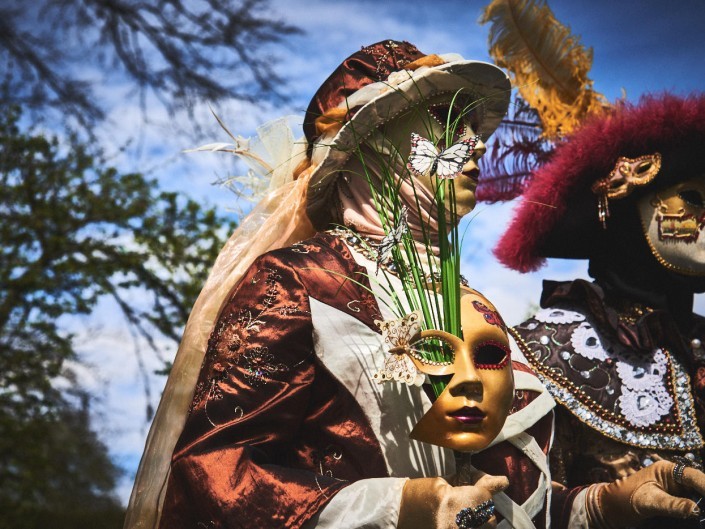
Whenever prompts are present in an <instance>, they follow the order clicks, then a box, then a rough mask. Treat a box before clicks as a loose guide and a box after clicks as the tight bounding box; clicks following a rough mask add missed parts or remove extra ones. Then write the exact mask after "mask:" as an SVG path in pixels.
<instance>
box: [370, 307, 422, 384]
mask: <svg viewBox="0 0 705 529" xmlns="http://www.w3.org/2000/svg"><path fill="white" fill-rule="evenodd" d="M375 324H377V326H378V327H379V328H380V329H381V330H382V339H383V340H384V348H385V350H386V353H387V354H386V355H385V359H384V366H383V367H382V369H380V370H379V371H377V372H376V373H374V374H373V375H372V378H373V379H374V380H376V381H377V382H378V383H380V384H381V383H383V382H385V381H388V380H396V381H398V382H404V383H405V384H409V385H412V384H413V385H414V386H421V385H422V384H423V382H424V380H425V376H424V374H423V373H421V372H419V371H418V370H417V369H416V366H415V365H414V362H412V360H411V358H410V357H409V354H408V351H409V348H410V346H409V342H410V341H411V340H412V339H413V338H414V336H416V335H417V334H418V333H419V332H420V331H421V312H420V311H418V310H415V311H414V312H412V313H410V314H407V315H406V316H404V317H403V318H399V319H396V320H385V321H379V320H376V321H375Z"/></svg>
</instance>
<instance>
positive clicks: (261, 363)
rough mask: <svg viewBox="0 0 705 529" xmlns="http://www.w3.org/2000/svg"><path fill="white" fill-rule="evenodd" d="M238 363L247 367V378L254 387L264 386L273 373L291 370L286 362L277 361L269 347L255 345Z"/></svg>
mask: <svg viewBox="0 0 705 529" xmlns="http://www.w3.org/2000/svg"><path fill="white" fill-rule="evenodd" d="M238 363H239V364H240V365H242V366H243V367H244V368H245V379H246V380H247V381H248V382H249V383H250V385H251V386H252V387H259V386H262V385H263V384H265V383H267V382H268V379H269V378H270V377H272V376H273V375H276V374H277V373H285V372H286V371H288V370H289V368H288V367H287V366H286V365H285V364H282V363H279V362H276V361H275V358H274V355H273V354H272V353H270V352H269V349H267V347H254V348H252V349H250V350H247V351H245V352H244V353H243V354H242V355H241V356H240V358H239V361H238Z"/></svg>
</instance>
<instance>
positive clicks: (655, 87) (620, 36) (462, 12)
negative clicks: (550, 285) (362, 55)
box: [71, 0, 705, 499]
mask: <svg viewBox="0 0 705 529" xmlns="http://www.w3.org/2000/svg"><path fill="white" fill-rule="evenodd" d="M548 3H549V5H550V6H551V8H552V9H553V10H554V12H555V14H556V16H557V18H558V19H559V20H560V21H562V22H563V23H565V24H568V25H569V26H571V28H572V30H573V32H574V33H577V34H579V35H581V37H582V42H583V44H584V45H586V46H590V47H592V48H593V51H594V63H593V70H592V74H591V78H592V79H593V80H594V82H595V88H596V89H597V90H598V91H601V92H602V93H604V94H605V95H606V96H607V97H608V99H610V100H614V99H616V98H618V97H621V95H622V90H623V89H624V90H625V91H626V95H627V98H628V99H630V100H636V99H637V98H638V97H639V96H640V95H641V94H643V93H646V92H659V91H663V90H675V91H676V92H678V93H681V94H685V93H688V92H690V91H696V90H702V89H703V88H704V87H705V31H704V30H705V1H703V0H685V1H673V2H669V3H666V2H656V1H654V0H641V1H622V2H619V1H614V0H612V1H604V0H597V1H590V2H586V1H582V2H581V1H576V0H572V1H569V0H554V1H551V0H549V2H548ZM485 5H486V2H484V1H482V2H481V1H477V0H471V1H465V2H459V1H439V0H437V1H435V2H411V1H409V0H405V1H401V0H387V1H385V2H382V1H380V0H346V1H340V0H339V1H332V0H327V1H324V0H274V1H273V3H272V10H273V12H274V13H275V14H277V15H278V16H280V17H281V18H282V19H284V20H286V21H287V22H289V23H291V24H293V25H296V26H299V27H300V28H302V29H303V30H304V32H305V33H304V34H303V35H301V36H294V37H291V38H290V39H289V41H288V42H287V45H286V46H285V47H284V49H278V50H276V51H275V53H276V54H277V55H278V57H279V59H280V61H281V62H280V68H279V70H280V72H281V74H282V77H284V78H285V79H286V84H285V86H284V87H283V89H284V91H285V92H287V93H288V94H289V95H290V96H291V102H290V103H288V104H286V105H280V106H273V105H267V106H260V107H256V106H252V105H249V104H243V103H237V102H233V103H230V104H224V105H220V106H218V107H217V112H218V113H219V115H221V117H223V119H224V120H225V121H226V123H228V125H229V126H230V128H231V130H232V131H233V132H235V133H239V134H242V135H243V136H248V135H251V134H253V132H254V129H255V127H256V126H257V125H258V124H260V123H263V122H265V121H267V120H269V119H272V118H275V117H278V116H280V115H283V114H301V111H302V110H303V109H304V108H305V107H306V106H307V104H308V101H309V98H310V97H311V95H312V94H313V92H314V91H315V90H316V88H317V87H318V86H319V85H320V83H321V82H322V81H323V80H324V79H325V78H326V77H327V76H328V74H329V73H330V72H331V71H332V70H333V69H334V68H335V67H336V66H337V65H338V64H339V63H340V61H341V60H343V59H344V58H345V57H346V56H347V55H349V54H350V53H352V52H354V51H355V50H357V49H359V48H360V46H362V45H365V44H370V43H373V42H376V41H379V40H382V39H387V38H392V39H396V40H408V41H410V42H412V43H414V44H416V45H417V46H418V47H419V49H421V50H422V51H424V52H426V53H446V52H458V53H460V54H462V55H464V56H465V57H466V58H472V59H479V60H489V56H488V54H487V28H486V27H481V26H479V25H478V24H477V19H478V18H479V16H480V14H481V11H482V8H483V7H484V6H485ZM123 88H124V87H119V86H117V87H107V86H106V87H105V93H106V95H107V94H110V95H111V97H113V99H112V101H113V105H112V111H111V119H110V120H109V122H108V123H106V126H105V129H104V131H103V132H102V134H103V136H104V137H105V138H110V140H111V142H113V143H114V144H115V145H123V144H124V143H125V142H128V141H130V140H134V139H135V138H137V139H138V140H139V141H136V142H133V143H132V144H130V145H129V146H128V148H127V149H125V150H123V151H121V152H119V153H116V155H115V163H118V164H119V165H121V166H122V167H123V168H124V169H126V170H134V169H138V170H142V171H147V172H149V174H150V175H151V176H153V177H156V178H158V179H159V181H160V182H161V184H162V186H163V187H165V188H168V189H173V190H179V191H183V192H186V193H189V194H190V195H191V196H194V197H195V198H197V199H198V200H200V201H202V202H203V203H208V204H215V205H216V206H218V207H219V208H221V209H222V210H225V209H227V208H231V207H233V206H234V205H235V204H234V197H233V196H232V195H229V194H228V193H224V192H223V191H222V190H220V189H218V188H216V187H214V186H212V185H211V183H212V182H213V181H214V180H215V179H216V177H217V176H224V175H225V174H228V173H233V172H235V173H237V171H238V170H239V169H238V166H236V165H234V164H233V162H232V161H231V160H228V159H226V158H224V155H222V154H206V153H197V154H182V153H181V151H182V150H183V149H185V148H188V147H192V145H184V144H183V141H184V140H183V139H182V137H181V138H180V137H178V136H177V135H175V134H173V131H174V129H176V128H178V126H179V123H178V121H179V120H186V119H187V118H186V116H167V115H165V114H164V112H163V111H162V110H159V106H158V105H154V106H153V107H151V106H149V105H148V108H150V110H149V112H150V114H149V116H148V117H149V119H150V122H151V123H152V124H151V125H136V124H137V123H140V122H141V118H140V110H139V108H138V107H137V106H136V104H135V103H134V102H130V101H127V100H125V99H123V98H122V94H123V93H124V89H123ZM207 112H208V110H207V107H206V106H205V105H204V106H203V107H201V108H198V109H196V113H197V115H200V116H206V115H207ZM213 134H214V137H213V138H212V141H227V138H225V137H223V135H222V134H221V133H219V132H218V131H217V129H215V128H214V129H213ZM605 141H609V138H605ZM512 207H513V204H501V205H492V206H483V205H479V206H478V208H477V210H476V215H475V216H474V218H473V220H472V221H471V222H470V227H469V229H468V234H467V238H466V243H465V246H464V256H463V264H464V273H465V275H466V276H467V277H468V278H469V280H470V282H471V284H472V285H473V286H474V287H476V288H479V289H480V290H482V291H483V292H484V293H485V295H487V296H488V297H489V298H490V299H491V300H493V301H494V302H495V304H497V306H498V308H499V309H500V311H501V312H502V313H503V314H504V316H505V319H506V320H507V321H508V322H509V323H517V322H519V321H520V320H521V319H522V318H523V317H524V316H525V315H526V313H527V311H528V310H529V307H530V305H531V303H536V302H537V300H538V298H539V293H540V290H541V280H542V279H543V278H551V279H571V278H574V277H586V266H585V264H584V263H582V262H575V261H561V260H555V261H552V262H550V263H549V265H548V266H547V267H545V268H543V269H542V270H541V271H539V272H537V273H534V274H528V275H519V274H517V273H515V272H512V271H509V270H506V269H504V268H502V267H501V266H500V265H499V264H497V262H496V261H495V259H494V257H493V256H492V254H491V250H492V247H493V246H494V244H495V241H496V240H497V237H498V236H499V235H500V234H501V232H502V229H503V227H504V226H505V225H506V223H507V222H508V219H509V218H510V215H511V210H512ZM697 305H698V307H700V308H701V310H700V312H703V310H702V309H703V308H705V303H703V299H702V298H699V299H698V301H697ZM114 313H115V309H114V308H111V307H110V306H109V305H108V304H103V305H101V306H100V307H99V308H98V310H97V311H96V312H95V313H94V314H93V315H92V316H90V317H86V318H81V319H79V320H76V321H74V322H72V323H71V326H72V327H73V328H75V329H77V330H80V329H82V332H81V333H80V334H81V335H82V336H83V341H82V342H81V350H82V352H83V358H84V359H85V360H86V361H87V362H88V363H89V364H91V366H92V369H91V370H90V371H87V372H86V373H85V376H84V379H85V380H86V382H87V383H88V384H90V385H91V386H92V387H94V388H95V389H96V392H98V391H100V393H101V394H103V395H104V396H103V397H102V400H101V402H100V403H99V405H98V406H97V408H96V417H97V419H98V421H99V422H98V424H100V425H101V427H102V433H103V436H104V439H105V440H106V442H107V444H108V445H109V446H110V448H111V451H112V453H113V455H114V456H115V458H116V460H117V461H118V462H119V463H121V464H122V465H124V466H125V468H126V470H127V475H126V477H125V479H124V480H123V482H122V485H121V488H120V494H121V497H122V498H123V499H126V498H127V496H128V495H129V491H130V487H131V479H132V475H133V473H134V471H135V469H136V466H137V463H138V461H139V457H140V454H141V450H142V447H143V443H144V438H145V436H146V432H147V425H146V424H145V420H144V404H145V397H144V394H143V391H142V389H141V381H140V374H139V370H138V368H137V362H136V360H135V356H134V353H133V345H132V337H131V336H130V334H129V333H128V331H127V330H126V328H125V327H124V326H121V325H119V324H116V323H115V318H114V316H113V315H114ZM126 344H127V345H126ZM164 347H165V351H166V352H165V353H164V356H166V357H168V356H169V355H170V354H173V346H171V345H169V344H168V343H165V344H164ZM106 350H109V351H112V352H113V353H114V354H112V355H107V356H106V355H105V351H106ZM144 361H145V363H146V365H147V367H148V368H156V367H158V366H159V364H158V362H157V361H156V359H155V358H153V357H152V356H150V355H148V354H146V355H145V359H144ZM163 383H164V379H163V378H160V377H154V378H153V379H152V380H151V381H150V387H151V391H152V396H151V400H152V402H153V404H155V405H156V403H157V400H158V396H159V394H160V392H161V388H162V386H163Z"/></svg>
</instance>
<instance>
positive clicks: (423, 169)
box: [406, 132, 480, 179]
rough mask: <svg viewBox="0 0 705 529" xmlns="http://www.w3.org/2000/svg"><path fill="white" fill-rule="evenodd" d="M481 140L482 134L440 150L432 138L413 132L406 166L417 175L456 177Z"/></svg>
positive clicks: (444, 177) (442, 177)
mask: <svg viewBox="0 0 705 529" xmlns="http://www.w3.org/2000/svg"><path fill="white" fill-rule="evenodd" d="M479 141H480V136H473V137H472V138H468V139H465V140H461V141H459V142H458V143H454V144H453V145H451V146H450V147H448V148H447V149H444V150H442V151H439V150H438V148H437V147H436V146H435V145H434V144H433V142H432V141H431V140H427V139H426V138H424V137H423V136H421V135H419V134H416V133H415V132H412V133H411V154H410V155H409V161H408V162H407V164H406V167H407V168H408V169H409V171H411V172H412V173H413V174H415V175H416V176H427V175H429V176H432V175H435V176H436V177H438V178H441V179H446V178H450V179H452V178H455V177H457V176H458V175H459V174H460V173H462V172H463V167H464V166H465V164H466V163H468V160H469V159H470V157H471V156H472V154H473V152H475V146H476V145H477V142H479Z"/></svg>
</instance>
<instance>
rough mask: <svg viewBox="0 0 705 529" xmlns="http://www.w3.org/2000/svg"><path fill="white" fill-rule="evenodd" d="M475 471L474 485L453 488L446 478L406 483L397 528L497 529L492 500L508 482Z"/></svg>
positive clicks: (501, 478)
mask: <svg viewBox="0 0 705 529" xmlns="http://www.w3.org/2000/svg"><path fill="white" fill-rule="evenodd" d="M475 472H476V473H475V474H474V476H473V478H474V485H464V486H456V487H454V486H452V485H451V484H450V483H448V482H447V481H446V480H445V479H443V478H419V479H410V480H409V481H407V483H406V485H405V486H404V491H403V493H402V500H401V506H400V509H399V521H398V523H397V529H436V528H438V529H441V528H442V529H447V528H448V527H456V526H458V527H467V528H469V527H473V528H476V527H482V528H489V527H496V526H497V522H496V519H495V518H494V516H493V513H494V506H493V504H492V503H491V499H492V496H493V495H494V494H497V493H498V492H501V491H503V490H504V489H506V488H507V486H508V485H509V480H507V478H506V477H504V476H490V475H488V474H484V473H483V472H480V471H475ZM461 513H462V514H461ZM463 515H464V519H463V518H460V521H459V516H461V517H462V516H463ZM463 522H465V523H463Z"/></svg>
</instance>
